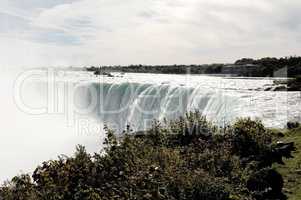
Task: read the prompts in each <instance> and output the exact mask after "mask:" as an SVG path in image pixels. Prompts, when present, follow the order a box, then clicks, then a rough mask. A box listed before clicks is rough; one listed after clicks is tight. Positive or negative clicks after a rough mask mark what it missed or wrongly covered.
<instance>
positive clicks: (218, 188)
mask: <svg viewBox="0 0 301 200" xmlns="http://www.w3.org/2000/svg"><path fill="white" fill-rule="evenodd" d="M106 133H107V138H106V140H105V142H104V145H105V148H104V149H103V151H101V152H100V153H95V154H94V155H90V154H88V153H87V152H86V151H85V148H84V147H81V146H79V147H78V148H77V151H76V153H75V155H74V156H73V157H65V156H64V157H59V159H58V160H50V161H47V162H44V163H42V164H41V165H40V166H38V167H37V168H36V170H35V171H34V172H33V175H32V176H29V175H21V176H16V177H14V178H13V179H12V180H11V181H10V182H7V183H6V184H5V185H3V186H2V187H1V188H0V199H1V200H40V199H41V200H59V199H60V200H65V199H68V200H69V199H72V200H113V199H116V200H122V199H124V200H128V199H133V200H135V199H137V200H160V199H162V200H199V199H206V200H265V199H269V200H273V199H274V200H276V199H277V200H281V199H285V198H286V197H285V195H284V194H283V193H282V188H283V184H284V183H283V178H282V176H281V175H280V174H279V173H278V172H277V171H276V170H275V169H273V168H272V164H273V163H281V164H283V161H282V159H283V158H291V152H292V151H294V144H293V143H287V144H286V143H279V142H277V139H276V138H275V136H274V134H273V132H272V131H270V130H268V129H266V128H265V127H264V126H263V125H262V123H261V122H260V121H252V120H250V119H240V120H238V121H237V122H236V123H235V124H234V125H232V126H228V127H225V128H218V127H216V126H214V125H212V124H211V123H210V122H208V121H207V120H206V118H204V117H202V116H201V115H200V114H199V113H198V112H195V113H189V114H187V115H186V116H185V117H183V118H179V119H178V120H174V121H171V122H165V123H164V124H160V123H159V122H154V124H153V127H152V128H151V129H149V130H147V131H145V132H140V133H139V134H137V133H136V134H135V133H132V132H131V130H130V128H129V127H128V128H127V130H126V131H125V132H124V133H123V137H122V138H119V139H117V138H116V136H115V134H114V132H113V131H112V130H109V129H106ZM279 137H280V136H279Z"/></svg>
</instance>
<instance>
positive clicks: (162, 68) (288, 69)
mask: <svg viewBox="0 0 301 200" xmlns="http://www.w3.org/2000/svg"><path fill="white" fill-rule="evenodd" d="M283 68H284V69H283ZM281 69H283V70H284V71H280V72H279V70H281ZM87 70H88V71H94V72H95V73H96V74H103V73H104V72H130V73H163V74H186V73H191V74H234V75H237V76H258V77H273V76H289V77H295V76H297V75H301V57H296V56H292V57H283V58H270V57H267V58H261V59H252V58H243V59H240V60H237V61H236V62H235V63H234V64H206V65H155V66H153V65H129V66H100V67H95V66H92V67H88V68H87Z"/></svg>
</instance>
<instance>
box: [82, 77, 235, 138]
mask: <svg viewBox="0 0 301 200" xmlns="http://www.w3.org/2000/svg"><path fill="white" fill-rule="evenodd" d="M84 88H86V89H87V90H89V91H90V93H91V92H93V94H92V95H90V96H89V98H87V99H86V100H87V102H91V96H92V99H93V101H96V102H97V103H96V106H95V107H94V109H93V112H92V113H91V114H92V116H93V117H95V118H96V119H97V120H99V122H101V123H104V124H107V125H108V126H109V127H113V128H114V129H116V130H117V131H118V132H120V131H122V130H125V128H126V126H127V125H130V127H131V128H132V129H133V130H134V131H139V130H145V129H147V128H149V127H150V125H151V123H152V122H153V120H155V119H156V120H161V121H162V120H164V119H166V120H172V119H175V118H177V117H179V116H183V115H184V114H185V113H186V112H189V111H195V110H198V111H199V112H201V113H202V114H203V115H205V116H207V117H208V119H209V120H212V121H213V122H215V123H216V124H218V125H221V126H222V125H224V124H225V123H227V122H230V121H231V120H232V119H234V118H236V117H238V114H239V109H238V107H237V105H240V104H241V103H240V101H241V100H240V99H239V98H235V96H230V95H227V93H225V91H223V90H212V89H208V88H204V87H196V88H193V87H188V86H173V85H166V84H146V83H128V82H124V83H89V84H87V85H85V87H84ZM84 94H86V92H84ZM86 96H87V95H86ZM77 98H83V96H82V95H78V97H77Z"/></svg>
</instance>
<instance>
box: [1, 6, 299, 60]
mask: <svg viewBox="0 0 301 200" xmlns="http://www.w3.org/2000/svg"><path fill="white" fill-rule="evenodd" d="M10 2H11V3H9V4H6V5H3V6H2V5H1V4H2V2H1V3H0V7H1V6H2V8H5V9H2V10H1V9H0V12H2V11H3V10H5V14H3V12H2V15H1V14H0V22H1V24H2V23H3V22H4V23H3V24H5V22H6V25H5V26H2V27H1V28H0V40H6V39H5V38H10V39H11V40H13V39H15V40H18V41H23V44H26V45H28V48H33V49H34V47H36V46H39V47H40V48H39V51H38V52H34V53H33V55H32V56H31V57H32V58H33V59H32V60H34V61H36V65H52V64H59V63H61V64H67V65H89V64H138V63H142V64H144V63H145V64H174V63H187V64H190V63H206V62H231V61H234V60H235V59H237V58H240V57H262V56H286V55H296V54H300V53H301V47H299V45H298V42H300V39H301V36H300V31H301V25H300V20H298V19H300V17H301V14H300V12H299V10H300V8H301V2H300V1H298V0H290V1H281V0H275V1H269V0H253V1H250V0H240V1H232V0H210V1H209V0H144V1H141V0H129V1H121V0H99V1H95V0H77V1H71V0H51V1H50V0H46V1H38V0H29V1H22V3H19V4H17V0H12V1H10ZM18 2H19V1H18ZM4 6H5V7H4ZM25 9H27V10H29V11H28V12H27V11H26V12H25V11H24V10H25ZM3 27H4V28H3ZM16 33H18V36H17V37H16ZM1 35H2V38H1ZM4 36H5V37H4ZM15 45H16V46H15V47H9V48H16V49H17V48H18V42H17V43H15ZM1 48H8V47H3V45H2V47H0V49H1ZM41 49H42V50H41ZM17 52H18V51H17ZM57 52H59V54H58V53H57ZM18 53H19V54H20V52H18ZM21 54H22V52H21ZM16 56H21V57H22V55H16ZM34 57H36V58H34ZM75 57H76V59H74V58H75ZM0 62H3V61H0ZM25 62H27V61H24V63H21V64H25ZM31 63H35V62H31ZM4 64H5V63H4Z"/></svg>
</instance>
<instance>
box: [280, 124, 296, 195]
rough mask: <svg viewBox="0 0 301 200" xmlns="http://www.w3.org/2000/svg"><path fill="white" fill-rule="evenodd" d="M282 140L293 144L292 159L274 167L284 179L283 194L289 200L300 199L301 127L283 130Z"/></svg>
mask: <svg viewBox="0 0 301 200" xmlns="http://www.w3.org/2000/svg"><path fill="white" fill-rule="evenodd" d="M282 132H283V137H282V140H283V141H284V142H294V143H295V146H296V149H297V150H296V151H295V152H293V154H292V155H293V157H294V158H293V159H286V160H285V161H284V163H285V165H279V164H276V165H274V168H275V169H276V170H277V171H279V173H280V174H281V175H282V177H283V179H284V193H285V194H286V195H287V196H288V199H289V200H299V199H301V127H300V126H299V127H298V128H294V129H292V130H283V131H282Z"/></svg>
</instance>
